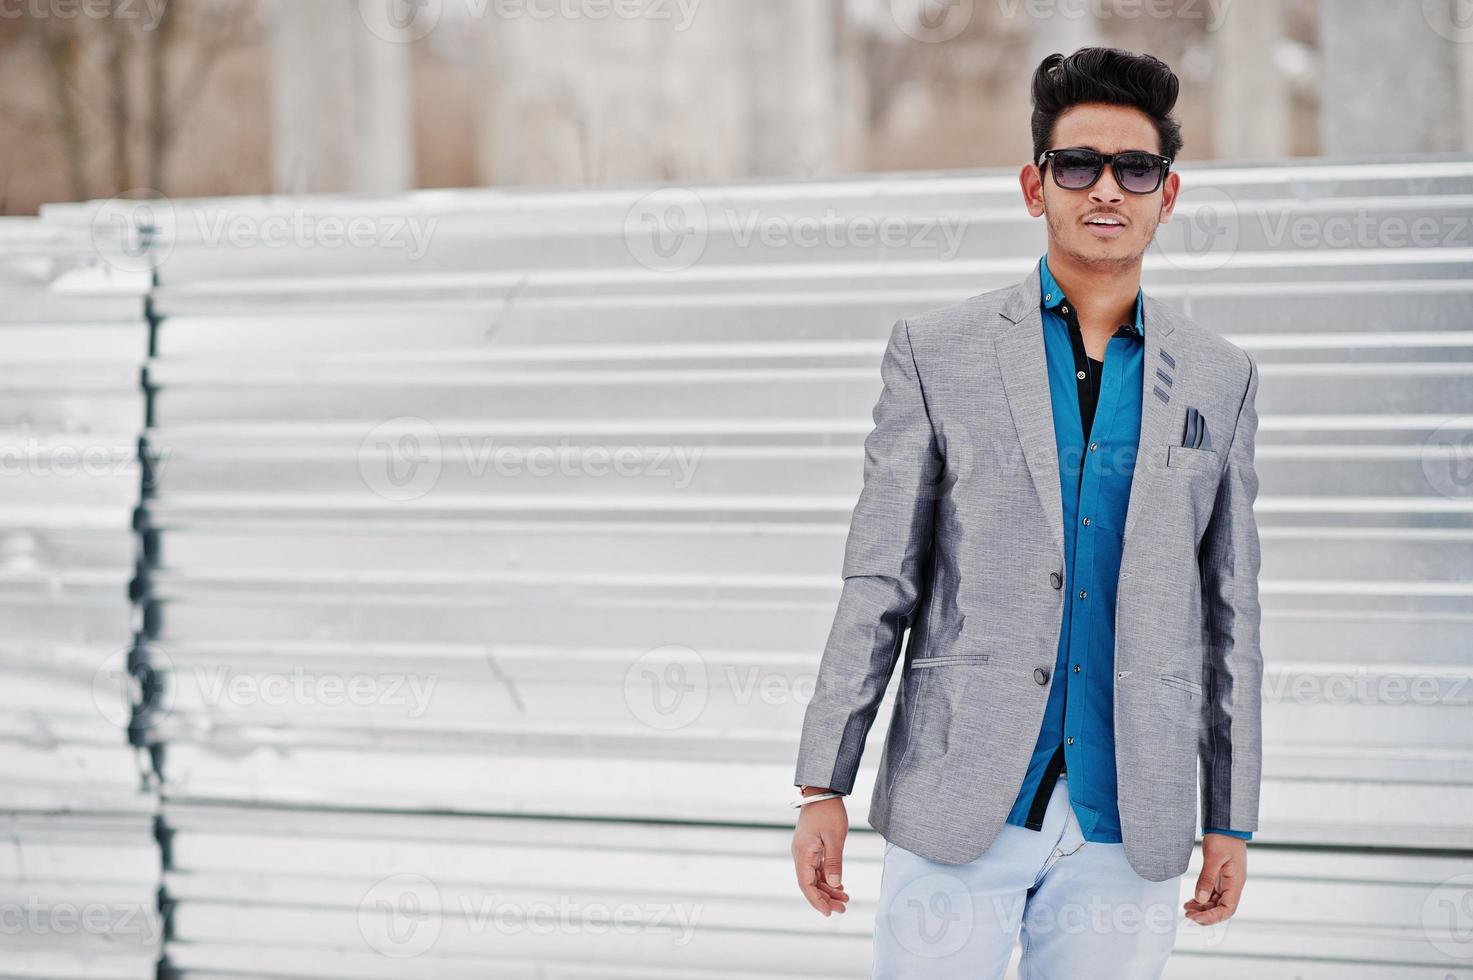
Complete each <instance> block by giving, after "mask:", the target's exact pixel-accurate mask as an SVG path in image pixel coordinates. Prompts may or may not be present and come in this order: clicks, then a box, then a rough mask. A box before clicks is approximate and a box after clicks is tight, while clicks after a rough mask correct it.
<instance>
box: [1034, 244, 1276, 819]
mask: <svg viewBox="0 0 1473 980" xmlns="http://www.w3.org/2000/svg"><path fill="white" fill-rule="evenodd" d="M1039 280H1040V285H1041V290H1040V291H1041V292H1042V294H1043V296H1042V301H1041V305H1042V313H1043V342H1044V351H1045V355H1046V361H1047V364H1048V381H1049V395H1050V399H1051V401H1052V404H1053V416H1054V439H1055V443H1056V445H1057V447H1058V454H1059V479H1060V487H1059V489H1060V491H1061V496H1062V498H1063V506H1064V514H1063V518H1064V555H1065V562H1064V571H1065V584H1064V589H1065V592H1064V595H1065V601H1064V618H1063V629H1062V630H1061V631H1060V633H1059V648H1058V653H1057V656H1056V658H1055V661H1054V678H1055V683H1054V684H1053V686H1052V687H1051V688H1050V689H1049V697H1048V704H1047V706H1046V707H1045V709H1044V714H1043V724H1042V727H1041V729H1040V731H1039V733H1038V740H1037V742H1036V743H1035V744H1034V748H1033V755H1032V758H1031V759H1030V760H1029V763H1028V772H1027V774H1026V775H1025V776H1024V778H1023V787H1022V790H1021V791H1020V792H1019V794H1018V799H1017V801H1016V802H1015V803H1014V804H1013V809H1012V812H1011V813H1009V814H1008V819H1007V822H1008V823H1010V824H1014V825H1015V826H1019V827H1027V828H1029V829H1032V830H1041V829H1042V827H1043V814H1044V810H1045V809H1046V808H1047V806H1048V801H1049V798H1050V795H1051V794H1052V791H1053V786H1054V780H1055V779H1057V778H1058V777H1059V775H1060V774H1061V773H1062V774H1063V775H1064V778H1066V779H1068V780H1069V800H1070V803H1071V804H1072V806H1073V808H1074V815H1075V817H1076V818H1077V819H1078V821H1079V827H1080V830H1081V832H1082V833H1083V835H1084V839H1085V840H1087V841H1095V842H1099V843H1107V844H1118V843H1120V842H1121V840H1122V837H1121V833H1120V810H1119V805H1118V802H1117V786H1116V776H1115V702H1114V692H1115V598H1116V594H1117V589H1118V587H1119V579H1120V556H1121V553H1122V551H1123V548H1124V529H1125V513H1126V509H1127V507H1128V506H1129V504H1130V488H1131V483H1132V478H1133V475H1134V473H1135V459H1136V454H1137V452H1138V450H1139V448H1140V432H1141V389H1142V378H1143V373H1144V370H1145V363H1144V362H1145V302H1144V300H1143V298H1142V292H1141V291H1140V290H1137V291H1136V299H1135V320H1134V323H1125V324H1121V325H1120V327H1119V328H1118V329H1116V331H1115V333H1114V334H1113V335H1112V336H1111V337H1110V340H1109V341H1108V343H1107V345H1106V348H1105V357H1104V360H1103V362H1101V361H1096V360H1094V359H1093V358H1090V357H1089V356H1088V355H1087V354H1086V352H1085V349H1084V336H1083V333H1082V332H1081V331H1080V329H1079V319H1078V314H1077V313H1076V312H1075V310H1074V306H1073V305H1072V304H1071V303H1070V302H1069V301H1068V299H1067V298H1065V296H1064V293H1063V290H1062V289H1061V288H1060V287H1059V284H1058V282H1056V281H1055V280H1054V277H1053V276H1052V275H1051V274H1050V273H1049V268H1048V256H1047V255H1045V256H1044V257H1043V258H1042V259H1041V260H1040V262H1039ZM1091 414H1092V416H1093V418H1092V420H1091V419H1090V415H1091ZM1086 422H1089V431H1088V432H1087V433H1086V431H1085V424H1086ZM1086 435H1087V436H1088V442H1086ZM1061 681H1062V683H1060V682H1061ZM1204 832H1210V833H1225V834H1231V835H1233V836H1236V837H1241V838H1243V839H1244V840H1248V839H1251V838H1252V834H1251V832H1249V831H1231V830H1220V829H1217V828H1209V830H1208V831H1204Z"/></svg>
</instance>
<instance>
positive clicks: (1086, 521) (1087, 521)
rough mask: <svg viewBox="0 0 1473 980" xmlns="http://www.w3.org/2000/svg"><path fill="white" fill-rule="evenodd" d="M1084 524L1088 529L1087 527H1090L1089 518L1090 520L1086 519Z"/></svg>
mask: <svg viewBox="0 0 1473 980" xmlns="http://www.w3.org/2000/svg"><path fill="white" fill-rule="evenodd" d="M1084 523H1085V526H1086V527H1087V526H1088V525H1089V518H1088V517H1086V518H1085V519H1084Z"/></svg>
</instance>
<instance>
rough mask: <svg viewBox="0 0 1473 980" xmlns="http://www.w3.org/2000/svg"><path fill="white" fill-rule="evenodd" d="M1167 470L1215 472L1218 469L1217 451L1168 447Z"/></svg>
mask: <svg viewBox="0 0 1473 980" xmlns="http://www.w3.org/2000/svg"><path fill="white" fill-rule="evenodd" d="M1166 468H1167V469H1174V470H1215V469H1217V468H1218V455H1217V450H1215V449H1191V448H1189V447H1187V446H1167V447H1166Z"/></svg>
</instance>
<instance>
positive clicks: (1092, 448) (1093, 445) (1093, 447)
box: [1089, 442, 1100, 452]
mask: <svg viewBox="0 0 1473 980" xmlns="http://www.w3.org/2000/svg"><path fill="white" fill-rule="evenodd" d="M1099 448H1100V444H1099V443H1097V442H1092V443H1090V444H1089V451H1090V452H1094V451H1095V450H1096V449H1099Z"/></svg>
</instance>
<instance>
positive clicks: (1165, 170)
mask: <svg viewBox="0 0 1473 980" xmlns="http://www.w3.org/2000/svg"><path fill="white" fill-rule="evenodd" d="M1066 151H1075V152H1079V153H1092V154H1094V155H1095V156H1097V157H1099V160H1100V165H1099V167H1098V168H1097V169H1096V170H1095V175H1094V179H1093V180H1091V181H1090V182H1089V183H1088V184H1085V185H1084V186H1083V187H1065V186H1064V185H1063V184H1061V183H1059V168H1058V167H1057V166H1055V167H1051V168H1049V169H1051V170H1052V171H1053V174H1054V186H1055V187H1057V188H1059V189H1060V190H1065V191H1087V190H1089V189H1090V188H1091V187H1093V186H1094V185H1095V184H1097V183H1099V180H1100V174H1102V173H1104V172H1105V164H1109V165H1110V172H1111V173H1113V174H1114V175H1115V183H1117V184H1119V185H1120V189H1121V190H1123V191H1125V192H1126V193H1128V194H1154V193H1156V192H1157V191H1159V190H1160V189H1161V185H1162V184H1164V183H1166V175H1167V174H1169V173H1171V158H1170V157H1163V156H1162V155H1161V154H1159V153H1152V152H1151V151H1150V150H1122V151H1121V152H1119V153H1101V152H1100V151H1099V150H1092V149H1090V148H1089V147H1087V146H1061V147H1059V148H1058V149H1054V150H1044V151H1043V154H1042V155H1041V156H1039V158H1038V167H1039V169H1040V170H1041V169H1043V167H1044V166H1045V165H1046V164H1048V163H1051V162H1052V161H1053V158H1054V155H1055V154H1058V153H1064V152H1066ZM1135 153H1141V154H1144V155H1146V156H1148V157H1151V158H1153V159H1155V160H1157V161H1159V162H1160V163H1161V174H1160V176H1159V177H1158V178H1157V180H1156V186H1155V187H1152V188H1151V189H1150V190H1148V191H1133V190H1131V189H1130V188H1129V187H1126V186H1125V181H1124V180H1122V179H1121V177H1120V164H1119V163H1118V162H1117V161H1118V160H1119V159H1120V158H1121V157H1123V156H1130V155H1132V154H1135Z"/></svg>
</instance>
